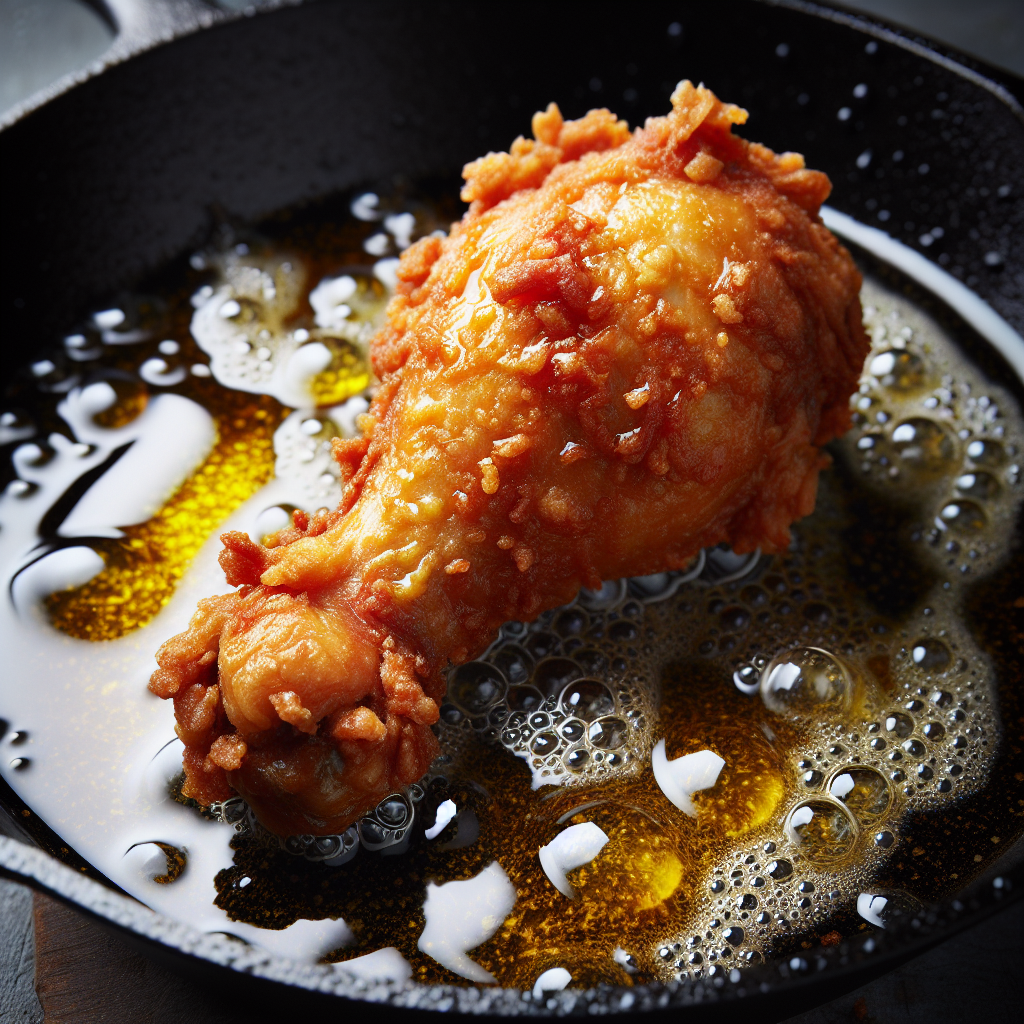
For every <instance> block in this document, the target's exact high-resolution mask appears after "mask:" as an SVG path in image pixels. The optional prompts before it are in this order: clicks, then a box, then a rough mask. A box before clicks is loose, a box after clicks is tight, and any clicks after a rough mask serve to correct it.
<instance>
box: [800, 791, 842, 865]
mask: <svg viewBox="0 0 1024 1024" xmlns="http://www.w3.org/2000/svg"><path fill="white" fill-rule="evenodd" d="M786 833H787V835H788V836H789V838H790V839H791V840H792V842H793V843H795V844H796V845H797V846H799V847H800V852H801V853H802V854H803V855H804V856H805V857H806V858H807V859H808V860H809V861H811V863H813V864H828V863H832V862H835V861H837V860H841V859H842V858H843V857H845V856H846V855H847V854H848V853H849V852H850V851H851V850H852V849H853V845H854V842H855V841H856V839H857V826H856V824H855V823H854V821H853V818H852V817H851V816H850V814H849V813H848V812H847V811H846V809H845V808H844V807H843V806H842V804H839V803H833V802H832V801H831V800H805V801H804V802H803V803H800V804H797V806H796V807H794V808H793V810H792V811H791V812H790V814H789V820H788V821H787V822H786Z"/></svg>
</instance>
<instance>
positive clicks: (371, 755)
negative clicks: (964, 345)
mask: <svg viewBox="0 0 1024 1024" xmlns="http://www.w3.org/2000/svg"><path fill="white" fill-rule="evenodd" d="M745 119H746V113H745V111H743V110H740V109H739V108H738V107H735V106H731V105H728V104H724V103H722V102H720V101H719V100H718V99H717V98H716V97H715V96H714V94H713V93H711V92H710V91H708V90H707V89H705V88H703V87H697V88H695V87H694V86H693V85H692V84H690V83H689V82H682V83H681V84H680V86H679V87H678V89H677V90H676V92H675V94H674V95H673V97H672V111H671V113H669V114H668V116H667V117H662V118H653V119H650V120H648V122H647V123H646V125H645V126H644V127H643V128H639V129H637V130H636V131H635V132H633V133H630V132H629V130H628V128H627V126H626V124H625V123H624V122H622V121H617V120H616V119H615V117H614V116H613V115H612V114H611V113H609V112H608V111H607V110H593V111H591V112H590V113H589V114H587V115H586V117H584V118H582V119H580V120H578V121H563V120H562V117H561V114H560V113H559V111H558V108H557V107H555V106H554V104H552V105H551V106H549V107H548V109H547V111H545V112H543V113H539V114H537V115H535V116H534V119H533V134H534V136H535V138H534V140H526V139H522V138H520V139H517V140H516V141H515V142H514V143H513V145H512V147H511V151H510V152H509V153H498V154H490V155H488V156H486V157H484V158H483V159H481V160H478V161H476V162H475V163H471V164H469V165H468V166H467V167H466V169H465V172H464V176H465V179H466V186H465V189H464V190H463V198H464V199H465V200H466V201H468V202H469V204H470V207H469V212H468V213H467V214H466V216H465V217H464V218H463V219H462V221H461V222H460V223H458V224H455V225H453V227H452V229H451V233H450V235H449V236H448V238H446V239H439V238H437V237H429V238H424V239H422V240H420V241H419V242H417V243H415V244H414V245H413V246H411V248H409V249H408V250H407V251H406V252H405V254H404V255H403V257H402V260H401V263H400V266H399V269H398V279H399V286H398V291H397V294H396V295H395V297H394V299H393V300H392V302H391V305H390V306H389V309H388V319H387V324H386V326H385V327H384V328H383V330H382V331H381V332H380V333H379V334H378V335H377V337H376V338H375V339H374V341H373V344H372V358H373V364H374V369H375V371H376V373H377V375H378V377H379V379H380V387H379V390H378V391H377V394H376V397H375V398H374V400H373V404H372V406H371V409H370V411H369V413H368V414H367V416H366V417H365V418H364V420H363V436H362V437H361V438H358V439H352V440H345V441H341V440H338V441H336V442H335V456H336V458H337V460H338V462H339V463H340V465H341V467H342V473H343V478H344V480H345V491H344V498H343V500H342V502H341V504H340V505H339V506H338V508H337V509H335V510H334V511H333V512H327V511H326V510H323V511H321V512H318V513H317V514H315V515H313V516H311V517H309V516H306V515H304V514H302V513H296V515H295V517H294V525H293V527H291V528H289V529H287V530H284V531H282V532H281V533H279V534H278V535H276V536H275V537H272V538H269V539H268V540H267V541H266V546H261V545H258V544H256V543H254V542H253V541H252V540H250V539H249V537H247V536H245V535H244V534H227V535H225V537H224V543H225V548H224V551H223V553H222V555H221V565H222V566H223V568H224V571H225V573H226V576H227V579H228V582H229V583H231V584H232V585H234V586H236V587H237V591H236V592H235V593H232V594H229V595H227V596H223V597H213V598H210V599H208V600H205V601H202V602H200V605H199V610H198V612H197V613H196V615H195V617H194V618H193V620H192V623H191V625H190V627H189V629H188V630H187V631H186V632H185V633H182V634H181V635H180V636H176V637H174V638H172V639H171V640H169V641H168V642H167V643H166V644H164V646H163V647H162V648H161V649H160V652H159V654H158V655H157V659H158V662H159V666H160V667H159V669H158V670H157V671H156V672H155V673H154V675H153V678H152V681H151V683H150V688H151V689H152V690H153V692H154V693H156V694H158V695H159V696H161V697H173V698H174V703H175V713H176V716H177V722H178V733H179V736H180V737H181V739H182V740H183V741H184V743H185V770H186V784H185V789H184V792H185V794H186V795H188V796H192V797H194V798H195V799H197V800H198V801H200V802H201V803H204V804H206V803H210V802H213V801H215V800H221V799H225V798H226V797H228V796H230V795H231V793H232V791H234V792H237V793H239V794H240V795H241V796H243V797H244V798H245V799H246V800H247V801H248V803H249V805H250V806H251V807H252V809H253V810H254V812H255V813H256V815H257V816H258V817H259V819H260V821H261V822H262V823H263V824H264V825H265V826H266V827H267V828H269V829H270V830H271V831H273V832H275V833H277V834H279V835H290V834H298V833H308V834H314V835H325V834H332V833H338V832H341V831H343V830H344V829H345V828H346V827H347V826H348V825H349V824H351V823H352V822H353V821H355V820H356V819H357V818H358V817H359V816H360V815H361V814H363V813H365V812H366V811H367V810H368V809H370V808H371V807H373V806H374V805H375V804H376V803H377V802H378V801H379V800H380V799H382V798H383V797H384V796H386V795H387V794H388V793H390V792H393V791H394V790H395V789H397V788H400V787H401V786H403V785H408V784H410V783H412V782H414V781H416V780H417V779H419V778H420V777H421V776H422V775H423V774H424V772H425V771H426V770H427V768H428V766H429V765H430V763H431V761H432V759H433V758H434V756H435V755H436V753H437V749H438V748H437V741H436V739H435V737H434V734H433V732H432V730H431V725H432V724H433V723H434V722H435V721H436V720H437V718H438V705H439V703H440V701H441V699H442V697H443V695H444V690H445V680H444V671H445V669H446V667H447V666H448V665H449V664H452V663H455V664H457V663H460V662H463V661H466V660H467V659H470V658H473V657H474V656H476V655H478V654H479V653H480V652H482V651H483V650H484V649H485V648H486V647H487V645H488V644H489V643H490V641H491V640H492V639H493V638H494V636H495V634H496V631H497V629H498V627H499V626H500V625H501V623H503V622H505V621H507V620H509V619H520V620H530V619H533V618H535V617H536V616H537V615H538V614H540V613H541V612H542V611H544V610H546V609H550V608H554V607H556V606H558V605H561V604H564V603H566V602H568V601H570V600H572V598H573V597H574V596H575V594H576V593H577V591H578V590H579V588H580V587H581V586H586V587H597V586H599V585H600V583H601V581H602V580H608V579H616V578H620V577H622V576H627V575H638V574H646V573H653V572H659V571H663V570H666V569H673V568H681V567H683V566H685V565H686V564H687V563H688V561H689V560H690V559H691V558H692V557H693V556H694V555H695V554H696V553H697V552H698V551H699V550H700V548H702V547H706V546H708V545H713V544H717V543H718V542H720V541H727V542H728V543H729V544H731V545H732V547H733V548H734V549H735V550H736V551H740V552H743V551H750V550H753V549H754V548H756V547H758V546H760V547H761V548H763V549H764V550H765V551H779V550H783V549H785V547H786V546H787V544H788V543H789V525H790V523H792V522H793V521H794V520H796V519H798V518H800V517H801V516H805V515H807V514H808V513H809V512H811V510H812V509H813V507H814V501H815V490H816V486H817V477H818V472H819V470H820V469H821V468H822V467H823V466H825V465H826V464H827V457H826V456H824V455H823V454H822V452H821V450H820V446H821V445H823V444H824V443H825V442H827V441H829V440H830V439H831V438H833V437H835V436H837V435H838V434H840V433H842V432H843V431H844V430H845V429H846V428H847V426H848V424H849V407H848V400H849V396H850V394H851V392H852V391H853V389H854V388H855V386H856V383H857V379H858V375H859V373H860V370H861V366H862V363H863V360H864V358H865V355H866V353H867V347H868V346H867V339H866V338H865V335H864V331H863V328H862V326H861V308H860V301H859V298H858V293H859V289H860V283H861V279H860V275H859V274H858V272H857V270H856V268H855V266H854V264H853V262H852V260H851V259H850V256H849V254H848V253H847V252H846V251H845V250H844V249H843V248H842V247H841V246H840V245H839V243H838V242H837V241H836V239H835V238H834V237H833V236H832V235H831V234H830V233H829V232H828V231H827V230H826V229H825V228H824V227H823V226H822V223H821V221H820V219H819V217H818V209H819V207H820V205H821V203H822V202H823V200H824V199H825V198H826V196H827V195H828V192H829V190H830V185H829V181H828V179H827V178H826V177H825V175H824V174H821V173H819V172H816V171H811V170H807V169H805V168H804V163H803V159H802V158H801V157H800V156H799V155H797V154H793V153H784V154H782V155H776V154H775V153H773V152H772V151H771V150H769V149H766V148H765V147H764V146H760V145H756V144H752V143H748V142H746V141H744V140H742V139H740V138H738V137H736V136H734V135H733V134H732V126H733V125H734V124H742V123H743V122H744V121H745Z"/></svg>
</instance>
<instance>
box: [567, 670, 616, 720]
mask: <svg viewBox="0 0 1024 1024" xmlns="http://www.w3.org/2000/svg"><path fill="white" fill-rule="evenodd" d="M561 704H562V708H563V709H564V710H565V711H567V712H568V713H569V714H571V715H575V716H576V717H578V718H582V719H583V721H584V722H594V721H596V720H597V719H598V718H600V717H601V716H602V715H607V714H608V713H609V712H610V711H614V710H615V701H614V700H613V698H612V694H611V690H609V689H608V687H607V686H605V685H604V683H599V682H598V681H597V680H596V679H580V680H578V681H577V682H575V683H570V684H569V685H568V686H567V687H566V688H565V689H564V690H563V691H562V697H561Z"/></svg>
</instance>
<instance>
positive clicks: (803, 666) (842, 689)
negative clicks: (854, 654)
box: [761, 647, 851, 718]
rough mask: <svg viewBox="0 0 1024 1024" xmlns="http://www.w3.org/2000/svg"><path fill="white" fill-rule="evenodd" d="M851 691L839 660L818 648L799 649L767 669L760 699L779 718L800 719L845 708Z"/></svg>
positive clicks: (772, 663) (784, 655)
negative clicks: (781, 716) (780, 716)
mask: <svg viewBox="0 0 1024 1024" xmlns="http://www.w3.org/2000/svg"><path fill="white" fill-rule="evenodd" d="M850 690H851V685H850V677H849V674H848V673H847V671H846V668H845V667H844V666H843V665H842V664H841V663H840V662H839V661H838V659H836V658H835V657H834V656H833V655H831V654H829V652H828V651H824V650H822V649H821V648H819V647H797V648H794V649H793V650H792V651H787V652H786V653H784V654H780V655H778V656H777V657H775V658H774V659H772V661H771V663H770V664H769V665H768V667H767V668H766V669H765V672H764V675H763V677H762V682H761V699H762V700H763V701H764V703H765V705H766V707H768V709H769V710H771V711H774V712H775V713H776V714H780V715H787V716H789V717H795V718H800V717H803V716H806V715H812V714H817V713H820V712H821V711H825V710H831V709H839V708H842V707H843V706H844V705H846V704H847V703H848V702H849V699H850Z"/></svg>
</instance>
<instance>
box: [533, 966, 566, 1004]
mask: <svg viewBox="0 0 1024 1024" xmlns="http://www.w3.org/2000/svg"><path fill="white" fill-rule="evenodd" d="M570 981H572V975H571V974H570V973H569V972H568V971H567V970H566V969H565V968H564V967H552V968H551V969H550V970H547V971H545V972H544V973H543V974H542V975H541V976H540V977H539V978H538V979H537V981H536V982H535V983H534V986H533V998H534V999H541V998H542V997H543V996H544V994H545V993H546V992H561V991H562V989H564V988H565V987H566V986H567V985H568V984H569V982H570Z"/></svg>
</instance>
